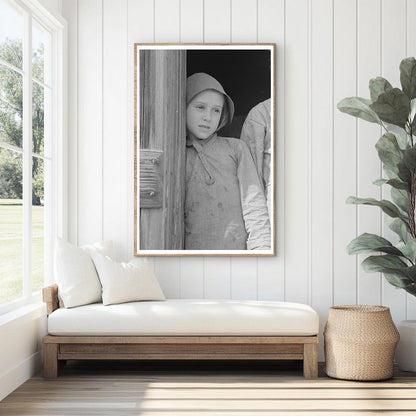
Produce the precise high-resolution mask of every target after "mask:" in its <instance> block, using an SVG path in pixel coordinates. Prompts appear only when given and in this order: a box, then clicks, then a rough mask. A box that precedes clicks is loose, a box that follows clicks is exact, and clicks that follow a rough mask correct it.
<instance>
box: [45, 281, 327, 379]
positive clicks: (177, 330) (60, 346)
mask: <svg viewBox="0 0 416 416" xmlns="http://www.w3.org/2000/svg"><path fill="white" fill-rule="evenodd" d="M43 300H44V301H45V302H46V304H47V313H48V335H47V336H45V337H44V339H43V344H44V377H45V378H56V377H58V369H59V367H60V364H63V363H65V360H69V359H116V360H118V359H123V360H148V359H150V360H154V359H156V360H158V359H163V360H171V359H180V360H184V359H186V360H196V359H200V360H206V359H214V360H233V359H238V360H240V359H244V360H303V373H304V376H305V377H306V378H316V377H317V375H318V354H317V344H318V336H317V334H318V332H319V318H318V314H317V313H316V312H315V311H314V310H313V309H312V308H311V307H309V306H307V305H303V304H297V303H288V302H272V301H237V300H209V299H201V300H184V299H181V300H177V299H169V300H166V301H147V302H130V303H124V304H117V305H109V306H104V305H103V304H102V303H94V304H90V305H85V306H79V307H75V308H59V302H58V287H57V286H56V285H54V286H49V287H47V288H44V289H43Z"/></svg>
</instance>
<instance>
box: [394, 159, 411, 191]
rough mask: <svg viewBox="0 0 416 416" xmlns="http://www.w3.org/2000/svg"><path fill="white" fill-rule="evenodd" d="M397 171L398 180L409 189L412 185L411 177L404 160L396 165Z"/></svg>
mask: <svg viewBox="0 0 416 416" xmlns="http://www.w3.org/2000/svg"><path fill="white" fill-rule="evenodd" d="M397 169H398V171H399V173H398V176H399V178H400V179H401V180H402V181H403V182H406V183H408V184H409V188H410V185H411V183H412V176H411V172H410V170H409V169H408V167H407V166H406V165H405V162H404V158H403V161H401V162H400V163H399V164H398V165H397Z"/></svg>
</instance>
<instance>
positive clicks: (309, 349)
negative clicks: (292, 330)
mask: <svg viewBox="0 0 416 416" xmlns="http://www.w3.org/2000/svg"><path fill="white" fill-rule="evenodd" d="M303 375H304V377H305V378H317V377H318V344H304V346H303Z"/></svg>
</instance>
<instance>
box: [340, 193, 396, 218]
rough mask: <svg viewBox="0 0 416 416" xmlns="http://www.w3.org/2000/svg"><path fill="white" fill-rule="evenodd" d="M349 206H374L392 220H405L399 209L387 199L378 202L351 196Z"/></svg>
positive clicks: (372, 199) (348, 199) (348, 200)
mask: <svg viewBox="0 0 416 416" xmlns="http://www.w3.org/2000/svg"><path fill="white" fill-rule="evenodd" d="M346 202H347V204H358V205H372V206H375V207H380V208H381V209H382V210H383V212H384V213H386V214H387V215H388V216H389V217H392V218H404V217H403V215H402V214H401V213H400V211H399V209H398V208H397V207H396V205H394V204H393V203H392V202H390V201H388V200H387V199H382V200H381V201H377V200H376V199H374V198H357V197H355V196H350V197H348V198H347V201H346Z"/></svg>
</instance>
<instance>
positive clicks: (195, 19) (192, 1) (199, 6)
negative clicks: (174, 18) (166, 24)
mask: <svg viewBox="0 0 416 416" xmlns="http://www.w3.org/2000/svg"><path fill="white" fill-rule="evenodd" d="M180 7H181V10H180V13H181V17H180V19H181V26H180V41H181V42H183V43H203V41H204V0H180Z"/></svg>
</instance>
